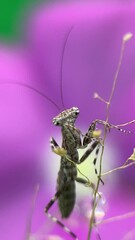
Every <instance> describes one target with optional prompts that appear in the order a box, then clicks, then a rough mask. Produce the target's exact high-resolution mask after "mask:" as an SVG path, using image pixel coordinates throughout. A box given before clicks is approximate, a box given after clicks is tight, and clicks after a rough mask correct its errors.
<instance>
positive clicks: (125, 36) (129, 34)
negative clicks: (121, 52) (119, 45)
mask: <svg viewBox="0 0 135 240" xmlns="http://www.w3.org/2000/svg"><path fill="white" fill-rule="evenodd" d="M132 37H133V34H132V33H131V32H129V33H126V34H125V35H124V36H123V41H124V42H127V41H129V40H130V39H131V38H132Z"/></svg>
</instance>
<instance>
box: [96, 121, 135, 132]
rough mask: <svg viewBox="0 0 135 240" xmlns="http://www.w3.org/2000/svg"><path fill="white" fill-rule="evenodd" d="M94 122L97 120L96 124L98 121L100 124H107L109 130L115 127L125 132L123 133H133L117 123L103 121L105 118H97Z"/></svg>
mask: <svg viewBox="0 0 135 240" xmlns="http://www.w3.org/2000/svg"><path fill="white" fill-rule="evenodd" d="M94 122H95V125H96V124H97V123H98V124H102V125H104V126H106V127H107V128H108V130H110V129H111V128H115V129H117V130H118V131H120V132H123V133H128V134H130V133H133V132H131V131H128V130H125V129H123V128H120V127H119V126H117V125H114V124H111V123H107V122H106V121H103V120H100V119H96V120H95V121H94Z"/></svg>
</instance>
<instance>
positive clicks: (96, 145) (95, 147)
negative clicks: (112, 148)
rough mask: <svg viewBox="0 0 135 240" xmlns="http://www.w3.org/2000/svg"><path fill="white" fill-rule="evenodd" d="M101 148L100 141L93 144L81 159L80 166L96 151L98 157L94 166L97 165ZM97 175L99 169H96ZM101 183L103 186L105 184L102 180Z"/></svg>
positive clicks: (94, 161)
mask: <svg viewBox="0 0 135 240" xmlns="http://www.w3.org/2000/svg"><path fill="white" fill-rule="evenodd" d="M100 146H101V143H100V141H99V140H95V141H93V143H92V144H91V146H90V147H89V148H88V149H87V150H86V152H85V153H84V154H83V156H82V157H81V158H80V161H79V163H78V164H81V163H82V162H84V161H85V160H86V159H87V158H88V157H89V155H90V154H91V153H92V152H93V151H94V150H95V149H96V156H95V158H94V160H93V164H94V166H95V165H96V162H97V157H98V153H99V149H100ZM95 174H96V175H97V174H98V172H97V169H96V167H95ZM100 181H101V182H102V184H104V182H103V181H102V179H100Z"/></svg>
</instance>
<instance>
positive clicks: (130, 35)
mask: <svg viewBox="0 0 135 240" xmlns="http://www.w3.org/2000/svg"><path fill="white" fill-rule="evenodd" d="M131 37H132V34H130V33H129V34H126V35H125V36H124V37H123V41H122V45H121V51H120V57H119V61H118V66H117V69H116V73H115V76H114V81H113V86H112V89H111V93H110V97H109V101H108V102H107V107H106V126H105V129H104V137H103V143H102V151H101V156H100V166H99V178H98V181H97V186H96V189H95V193H94V199H93V208H92V213H91V217H90V223H89V230H88V237H87V240H89V239H90V238H91V234H92V229H93V223H94V222H95V209H96V206H97V193H98V191H99V185H100V178H101V173H102V160H103V153H104V143H105V139H106V135H107V124H108V120H109V110H110V104H111V101H112V98H113V95H114V91H115V88H116V83H117V79H118V74H119V71H120V67H121V64H122V60H123V54H124V49H125V43H126V41H127V40H129V39H130V38H131ZM101 100H102V101H103V99H102V98H101ZM104 102H106V101H104Z"/></svg>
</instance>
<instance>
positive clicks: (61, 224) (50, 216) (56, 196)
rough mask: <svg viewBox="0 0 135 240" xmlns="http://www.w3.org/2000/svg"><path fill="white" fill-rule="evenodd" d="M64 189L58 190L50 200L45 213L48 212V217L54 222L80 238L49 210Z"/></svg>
mask: <svg viewBox="0 0 135 240" xmlns="http://www.w3.org/2000/svg"><path fill="white" fill-rule="evenodd" d="M62 191H64V189H63V190H61V191H57V192H56V193H55V195H54V197H53V198H52V199H51V200H50V202H49V203H48V204H47V205H46V207H45V210H44V211H45V213H46V214H47V216H48V218H50V219H51V220H52V221H53V222H56V223H57V224H59V226H60V227H62V228H63V229H64V230H65V231H66V232H67V233H69V234H70V235H71V236H72V237H73V238H74V239H75V240H78V238H77V236H76V235H75V234H74V233H73V232H72V231H71V230H70V229H69V228H67V227H66V226H65V225H64V224H63V223H62V222H61V221H59V220H58V219H57V218H56V217H54V216H52V215H51V214H50V213H49V212H48V211H49V209H50V208H51V207H52V205H53V204H54V203H55V201H56V200H57V199H58V198H59V196H60V195H61V193H62Z"/></svg>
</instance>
